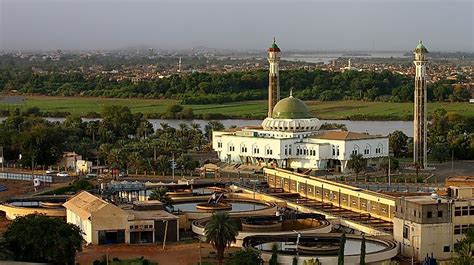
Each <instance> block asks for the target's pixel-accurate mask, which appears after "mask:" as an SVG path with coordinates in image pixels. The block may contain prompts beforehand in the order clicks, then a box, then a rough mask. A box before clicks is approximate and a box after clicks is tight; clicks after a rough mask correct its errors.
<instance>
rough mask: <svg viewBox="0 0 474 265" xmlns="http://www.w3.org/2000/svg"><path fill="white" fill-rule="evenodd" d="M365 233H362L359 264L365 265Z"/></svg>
mask: <svg viewBox="0 0 474 265" xmlns="http://www.w3.org/2000/svg"><path fill="white" fill-rule="evenodd" d="M365 252H366V250H365V235H362V241H361V242H360V261H359V265H365Z"/></svg>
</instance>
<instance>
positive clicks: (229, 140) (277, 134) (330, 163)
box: [212, 40, 389, 173]
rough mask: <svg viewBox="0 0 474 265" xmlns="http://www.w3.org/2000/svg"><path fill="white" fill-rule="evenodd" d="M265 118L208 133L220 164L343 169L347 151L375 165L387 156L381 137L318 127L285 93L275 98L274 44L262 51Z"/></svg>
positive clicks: (299, 102) (276, 57) (305, 109)
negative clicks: (265, 65)
mask: <svg viewBox="0 0 474 265" xmlns="http://www.w3.org/2000/svg"><path fill="white" fill-rule="evenodd" d="M268 62H269V63H270V68H269V84H268V117H267V118H265V120H263V122H262V125H261V126H247V127H243V128H233V129H228V130H224V131H213V137H212V147H213V149H214V150H215V151H216V152H217V154H218V157H219V159H220V160H221V161H222V162H225V163H229V164H253V165H260V166H270V167H279V168H292V169H313V170H334V171H336V172H344V173H345V172H348V169H347V164H348V161H349V159H350V155H351V154H362V155H363V157H364V158H366V161H367V163H368V166H372V167H374V168H378V167H379V165H380V162H381V160H382V158H383V157H386V156H388V154H389V146H388V145H389V144H388V137H387V136H380V135H369V134H366V133H357V132H347V131H340V130H320V128H321V125H322V123H321V121H320V120H319V119H317V118H316V117H313V115H312V114H311V112H310V111H309V109H308V107H307V106H306V104H305V103H304V102H303V101H302V100H300V99H298V98H295V97H294V96H293V95H292V93H291V92H290V95H289V97H287V98H284V99H281V100H280V84H279V62H280V48H279V47H278V45H277V44H276V42H275V40H273V44H272V45H271V46H270V48H269V49H268Z"/></svg>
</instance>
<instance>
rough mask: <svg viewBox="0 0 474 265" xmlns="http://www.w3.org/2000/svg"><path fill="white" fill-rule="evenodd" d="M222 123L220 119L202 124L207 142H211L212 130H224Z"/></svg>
mask: <svg viewBox="0 0 474 265" xmlns="http://www.w3.org/2000/svg"><path fill="white" fill-rule="evenodd" d="M224 129H225V127H224V124H222V122H220V121H210V122H209V123H208V124H206V126H204V136H205V137H206V138H207V139H208V141H209V142H212V131H222V130H224Z"/></svg>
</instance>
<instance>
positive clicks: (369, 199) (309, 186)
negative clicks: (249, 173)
mask: <svg viewBox="0 0 474 265" xmlns="http://www.w3.org/2000/svg"><path fill="white" fill-rule="evenodd" d="M264 173H265V176H266V178H267V181H268V184H269V185H270V186H271V187H276V188H283V189H284V190H285V191H288V192H298V193H300V195H301V196H304V197H308V198H311V199H315V200H318V201H323V202H328V203H332V204H334V205H335V206H338V207H341V208H345V209H348V210H351V211H354V212H361V213H369V214H370V215H371V216H374V217H377V218H380V219H383V220H386V221H392V218H393V216H394V211H395V198H394V197H391V196H388V195H382V194H380V193H376V192H372V191H368V190H363V189H360V188H357V187H353V186H349V185H344V184H340V183H337V182H333V181H329V180H324V179H320V178H315V177H309V176H306V175H303V174H298V173H294V172H290V171H286V170H281V169H270V168H265V169H264Z"/></svg>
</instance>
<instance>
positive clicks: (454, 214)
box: [393, 179, 474, 261]
mask: <svg viewBox="0 0 474 265" xmlns="http://www.w3.org/2000/svg"><path fill="white" fill-rule="evenodd" d="M459 181H460V179H451V180H448V181H447V183H457V184H462V183H459ZM467 181H472V180H471V179H469V180H467ZM473 195H474V186H449V187H448V188H447V194H446V196H437V195H432V196H416V197H405V198H404V197H402V198H399V199H397V202H396V207H395V208H396V211H395V218H394V219H393V232H394V234H393V237H394V239H395V240H396V241H398V242H399V243H400V249H401V254H402V255H403V256H407V257H413V258H414V259H415V260H418V261H422V260H423V259H424V258H425V257H426V255H431V253H433V255H434V257H435V258H436V259H438V260H447V259H450V258H451V257H452V256H453V255H454V249H455V247H456V244H457V242H458V241H459V240H460V239H461V238H462V237H463V234H464V233H465V232H466V231H467V230H468V229H469V227H470V226H473V225H474V196H473Z"/></svg>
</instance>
